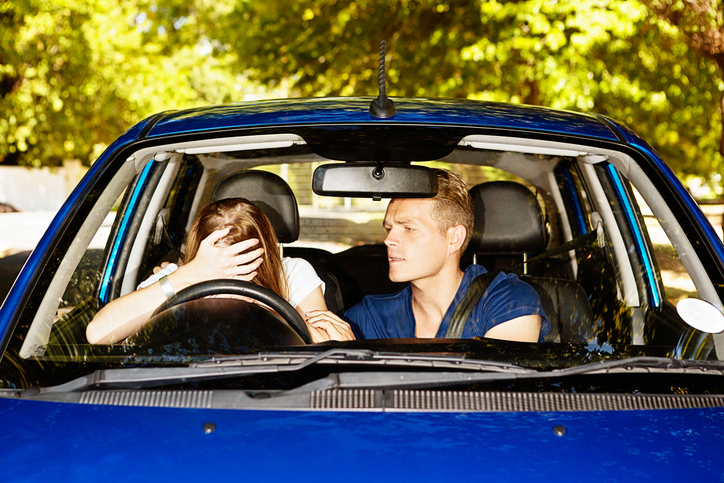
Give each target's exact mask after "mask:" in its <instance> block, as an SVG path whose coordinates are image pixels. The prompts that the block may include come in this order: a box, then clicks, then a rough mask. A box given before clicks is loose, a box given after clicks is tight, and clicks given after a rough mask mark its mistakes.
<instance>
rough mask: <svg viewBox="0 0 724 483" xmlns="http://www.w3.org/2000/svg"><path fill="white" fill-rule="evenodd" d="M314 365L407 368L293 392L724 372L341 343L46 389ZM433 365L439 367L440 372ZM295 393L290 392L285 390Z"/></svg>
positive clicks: (668, 363)
mask: <svg viewBox="0 0 724 483" xmlns="http://www.w3.org/2000/svg"><path fill="white" fill-rule="evenodd" d="M314 364H336V365H339V366H341V367H349V366H350V365H353V366H355V368H356V369H358V368H359V366H360V365H362V366H365V365H366V366H370V368H372V367H375V368H380V367H386V368H390V367H400V368H404V371H394V372H393V371H379V370H376V371H368V372H357V371H356V372H340V373H333V374H330V375H328V376H326V377H323V378H320V379H318V380H315V381H313V382H311V383H308V384H305V385H304V386H301V387H299V388H296V389H292V390H291V392H299V391H310V390H324V389H361V388H368V389H400V388H421V387H429V388H433V387H441V386H454V385H461V384H474V383H485V382H492V381H503V380H513V379H553V378H564V377H570V376H580V375H600V374H621V373H626V374H641V373H648V374H654V373H665V374H698V375H714V376H722V375H724V363H722V362H718V361H682V360H678V359H672V358H664V357H633V358H630V359H622V360H612V361H604V362H595V363H591V364H586V365H582V366H575V367H568V368H564V369H553V370H534V369H528V368H524V367H520V366H517V365H514V364H506V363H501V362H495V361H483V360H476V359H466V358H464V357H462V356H458V355H429V354H400V353H390V354H385V353H377V352H373V351H369V350H361V349H343V348H335V349H331V350H328V351H325V352H322V353H309V352H299V353H266V354H258V355H254V356H234V357H230V358H228V357H223V358H218V359H211V360H209V361H205V362H200V363H194V364H190V365H189V366H187V367H151V368H127V369H105V370H100V371H96V372H94V373H92V374H89V375H87V376H83V377H80V378H78V379H75V380H73V381H70V382H68V383H66V384H62V385H59V386H54V387H48V388H42V389H40V392H41V393H45V394H48V393H65V392H74V391H83V390H87V389H90V388H94V389H117V388H118V389H120V388H126V389H129V388H130V389H142V388H149V387H159V386H165V385H173V384H183V383H188V382H202V381H209V380H217V379H223V378H230V377H239V376H251V375H259V374H269V373H282V372H295V371H301V370H302V369H305V368H307V367H309V366H312V365H314ZM430 369H436V370H435V371H433V370H430ZM285 392H290V391H285Z"/></svg>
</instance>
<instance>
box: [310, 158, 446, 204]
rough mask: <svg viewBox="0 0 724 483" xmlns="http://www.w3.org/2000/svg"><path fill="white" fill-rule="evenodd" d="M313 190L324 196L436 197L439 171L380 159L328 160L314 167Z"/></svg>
mask: <svg viewBox="0 0 724 483" xmlns="http://www.w3.org/2000/svg"><path fill="white" fill-rule="evenodd" d="M312 190H314V192H315V193H316V194H318V195H322V196H343V197H354V198H372V199H375V200H379V199H382V198H432V197H433V196H435V195H436V194H437V175H436V174H435V171H434V170H432V169H430V168H426V167H424V166H409V165H387V166H380V165H378V164H376V163H347V164H325V165H322V166H319V167H318V168H317V169H315V170H314V177H313V179H312Z"/></svg>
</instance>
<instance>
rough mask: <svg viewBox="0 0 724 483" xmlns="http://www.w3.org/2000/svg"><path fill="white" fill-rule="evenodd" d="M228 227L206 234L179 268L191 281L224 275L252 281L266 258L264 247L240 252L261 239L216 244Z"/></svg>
mask: <svg viewBox="0 0 724 483" xmlns="http://www.w3.org/2000/svg"><path fill="white" fill-rule="evenodd" d="M228 232H229V229H228V228H224V229H223V230H217V231H215V232H213V233H212V234H211V235H209V236H208V237H206V238H205V239H204V240H203V241H202V242H201V244H200V245H199V250H198V252H196V256H195V257H194V259H193V260H191V261H190V262H189V263H187V264H186V265H185V266H183V267H182V268H179V271H181V270H183V273H184V277H185V278H186V279H187V280H188V281H189V282H190V284H194V283H199V282H204V281H206V280H215V279H223V278H233V279H236V280H244V281H247V282H250V281H252V280H253V279H254V277H256V275H257V273H256V269H257V268H259V265H261V263H262V262H263V261H264V259H263V258H262V257H261V255H262V254H263V253H264V249H263V248H257V249H256V250H252V251H249V252H246V253H241V252H243V251H245V250H247V249H249V248H251V247H253V246H254V245H257V244H258V243H259V240H257V239H256V238H250V239H248V240H244V241H241V242H239V243H235V244H233V245H230V246H228V247H219V246H216V242H217V241H219V240H220V239H221V238H223V237H224V236H226V234H227V233H228Z"/></svg>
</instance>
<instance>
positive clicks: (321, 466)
mask: <svg viewBox="0 0 724 483" xmlns="http://www.w3.org/2000/svg"><path fill="white" fill-rule="evenodd" d="M0 418H1V419H2V420H3V422H4V423H3V436H2V438H0V445H1V446H2V448H1V449H0V461H1V462H2V466H3V479H4V480H5V481H24V482H28V483H30V482H36V481H37V482H43V483H45V482H47V481H81V480H82V481H88V482H95V481H99V482H101V481H102V482H104V483H106V482H107V481H117V480H124V481H174V482H178V481H218V480H219V479H222V478H224V479H228V481H238V480H242V479H243V480H244V481H294V482H307V481H309V482H311V481H314V482H319V481H329V480H335V481H344V482H369V481H380V482H385V481H393V482H395V483H405V482H415V483H418V482H421V481H425V482H427V481H453V480H455V479H460V481H498V482H508V481H515V482H518V481H582V480H585V481H652V482H657V483H659V482H662V481H681V480H684V481H719V480H721V478H722V475H724V460H722V458H721V454H722V451H724V438H723V437H722V433H721V427H722V425H723V424H724V409H722V408H713V409H679V410H657V411H595V412H594V411H592V412H555V413H534V412H530V413H373V412H351V411H348V412H315V411H249V410H210V409H209V410H206V409H168V408H136V407H127V406H86V405H79V404H67V403H51V402H37V401H17V400H7V399H0ZM207 422H213V423H214V424H215V425H216V430H215V431H214V432H212V433H210V434H205V433H204V431H203V426H204V424H205V423H207ZM556 425H562V426H564V427H565V429H566V432H565V435H564V436H556V435H555V434H554V432H553V427H554V426H556Z"/></svg>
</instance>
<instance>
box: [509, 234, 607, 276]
mask: <svg viewBox="0 0 724 483" xmlns="http://www.w3.org/2000/svg"><path fill="white" fill-rule="evenodd" d="M599 226H600V225H599ZM594 243H595V244H597V245H598V246H599V247H605V246H606V239H605V238H604V237H603V232H602V229H600V228H597V229H595V230H592V231H589V232H588V233H586V234H585V235H581V236H579V237H578V238H574V239H573V240H570V241H568V242H566V243H564V244H563V245H558V246H557V247H555V248H551V249H550V250H548V251H545V252H543V253H541V254H539V255H536V256H534V257H533V258H528V259H527V260H525V261H524V262H522V263H519V264H517V265H513V266H511V267H508V268H507V269H506V271H510V270H513V269H515V268H518V267H522V266H523V265H526V264H528V263H531V262H535V261H538V260H542V259H544V258H550V257H554V256H556V255H560V254H561V253H567V252H570V251H571V250H577V249H579V248H582V247H585V246H589V245H590V246H595V245H594Z"/></svg>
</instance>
